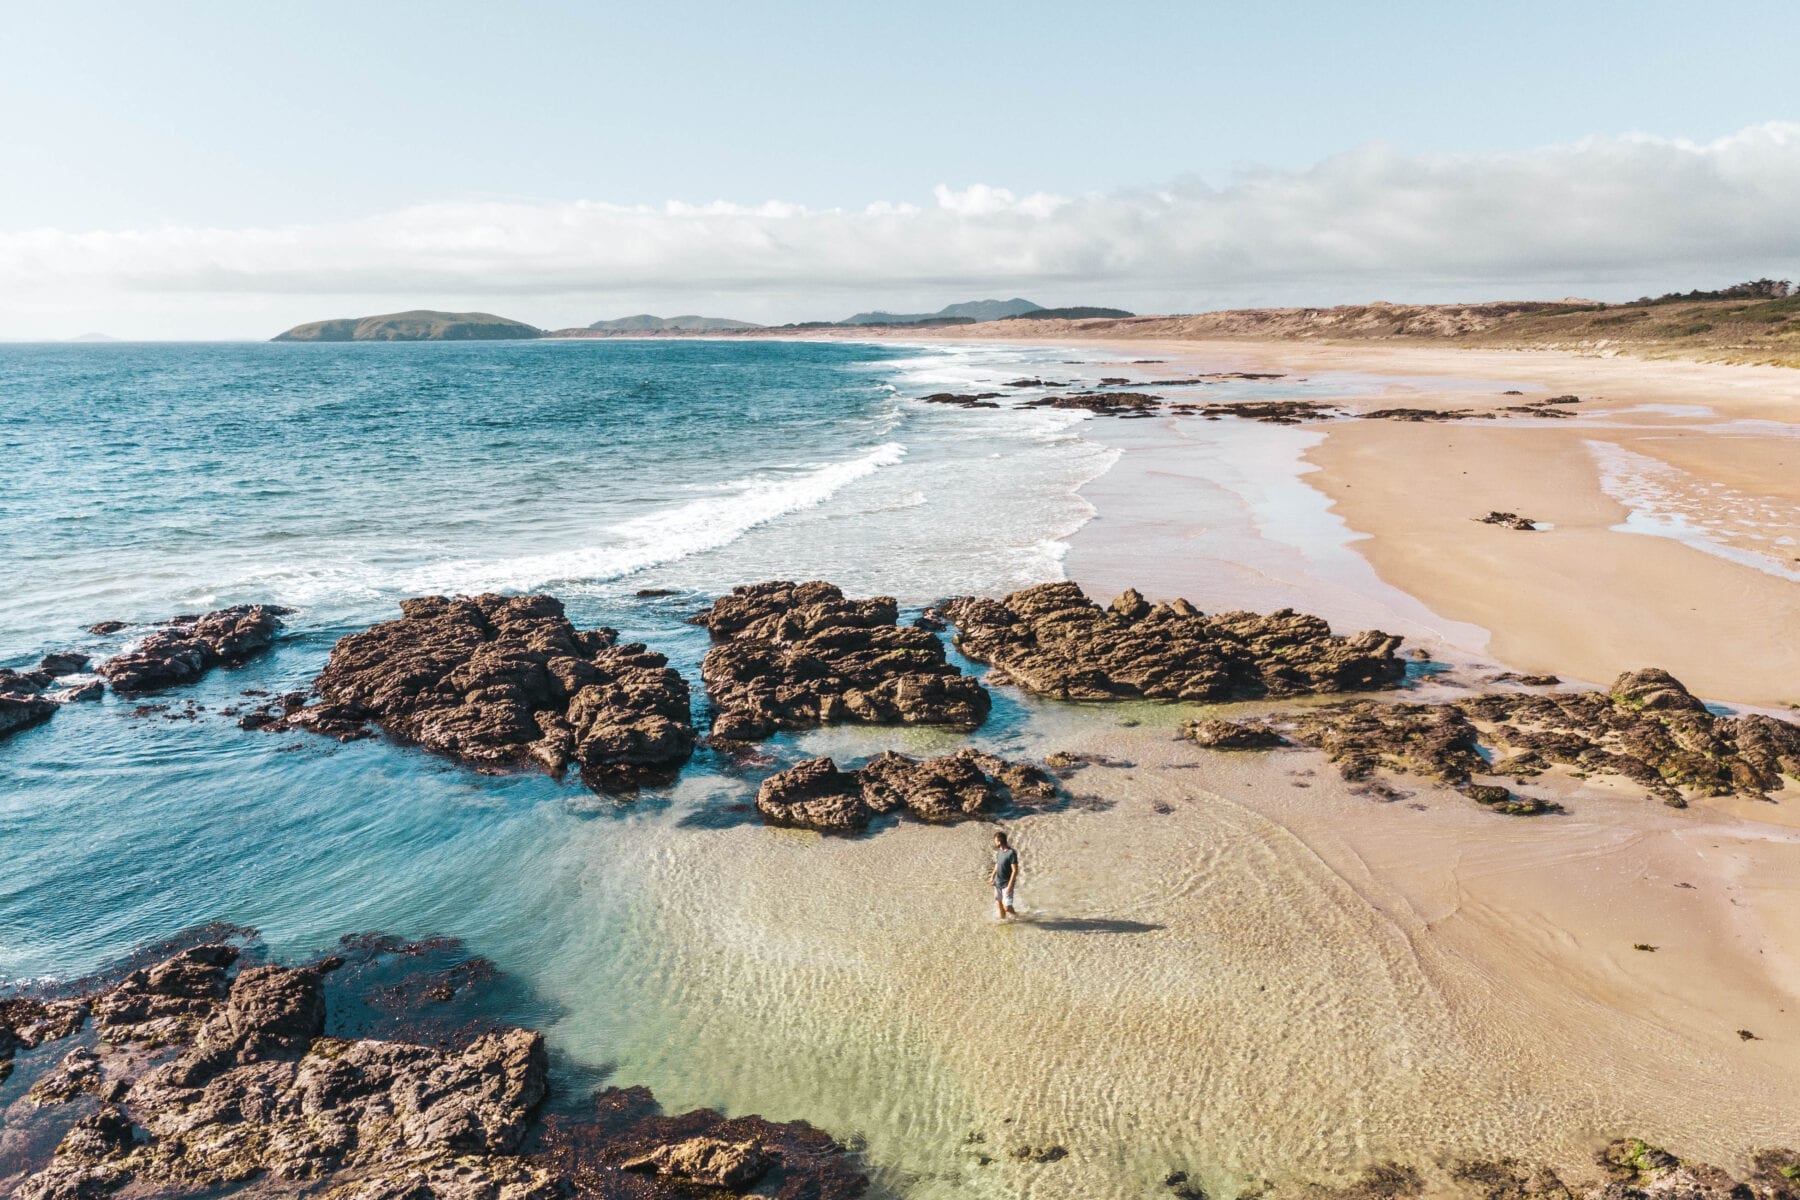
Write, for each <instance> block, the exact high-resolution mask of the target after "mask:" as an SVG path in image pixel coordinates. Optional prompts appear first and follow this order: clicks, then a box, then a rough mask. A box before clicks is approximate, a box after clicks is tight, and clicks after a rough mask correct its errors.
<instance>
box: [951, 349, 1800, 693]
mask: <svg viewBox="0 0 1800 1200" xmlns="http://www.w3.org/2000/svg"><path fill="white" fill-rule="evenodd" d="M932 340H934V341H948V340H953V339H950V338H948V337H945V338H937V339H932ZM1062 344H1068V343H1066V342H1065V343H1062ZM1102 344H1103V345H1106V346H1107V347H1108V348H1110V349H1114V350H1117V351H1118V352H1119V355H1120V360H1119V364H1118V365H1119V368H1120V370H1121V371H1122V372H1123V371H1127V370H1129V371H1133V372H1141V371H1157V370H1161V371H1179V370H1181V369H1187V368H1194V369H1202V370H1218V369H1221V368H1229V369H1237V370H1265V371H1281V372H1286V373H1298V372H1304V371H1316V370H1318V369H1319V368H1321V367H1324V368H1326V369H1333V370H1358V371H1363V372H1369V373H1372V374H1376V375H1382V376H1389V377H1391V378H1390V379H1389V380H1388V382H1387V384H1386V386H1385V387H1384V389H1383V391H1382V393H1381V394H1380V395H1379V396H1378V397H1373V398H1371V397H1364V396H1350V397H1345V398H1343V399H1341V400H1337V401H1335V402H1334V403H1337V404H1338V405H1340V406H1342V407H1344V408H1347V409H1351V410H1356V409H1362V410H1367V409H1369V408H1373V407H1377V406H1378V405H1385V404H1404V405H1406V406H1411V407H1420V408H1436V409H1456V408H1466V407H1476V406H1480V407H1489V408H1491V407H1493V406H1494V405H1495V403H1496V402H1497V401H1500V400H1501V398H1500V397H1499V396H1497V395H1495V389H1494V388H1492V387H1489V386H1487V385H1486V384H1485V383H1480V382H1477V381H1475V380H1471V379H1470V378H1469V377H1470V376H1483V377H1490V378H1492V379H1494V380H1496V381H1507V382H1509V383H1510V384H1512V385H1513V386H1516V387H1519V388H1521V389H1527V390H1528V391H1527V399H1529V397H1530V396H1531V395H1533V394H1538V393H1541V394H1544V395H1549V394H1555V393H1558V392H1563V391H1568V392H1571V393H1574V394H1578V395H1580V396H1581V404H1580V406H1579V408H1578V409H1576V410H1575V412H1576V415H1575V416H1574V417H1573V418H1571V419H1567V420H1560V421H1554V422H1552V421H1538V420H1531V419H1524V420H1516V421H1507V422H1493V421H1480V420H1460V421H1443V422H1436V421H1433V422H1423V421H1422V422H1393V421H1325V422H1318V423H1308V424H1306V425H1303V426H1300V427H1299V428H1298V429H1297V430H1292V431H1288V430H1283V431H1282V432H1293V433H1299V432H1300V431H1305V432H1306V433H1309V434H1314V435H1316V439H1314V440H1313V444H1311V445H1308V446H1306V447H1305V448H1304V449H1303V450H1302V451H1301V452H1300V454H1299V457H1300V459H1301V463H1302V465H1301V466H1300V467H1299V468H1298V472H1299V473H1298V474H1297V475H1295V476H1294V477H1295V478H1298V479H1299V480H1301V481H1302V482H1303V486H1304V487H1306V488H1308V489H1310V490H1311V491H1312V492H1314V493H1316V494H1317V495H1318V496H1320V497H1323V498H1324V502H1325V505H1326V508H1327V509H1328V510H1329V517H1330V518H1331V519H1334V520H1335V521H1337V522H1339V523H1341V525H1342V527H1343V530H1344V535H1343V537H1344V539H1345V540H1343V542H1342V544H1343V545H1344V546H1347V547H1348V549H1349V550H1350V551H1352V552H1353V553H1354V554H1355V555H1356V556H1357V557H1359V558H1360V559H1362V560H1363V561H1365V562H1366V563H1367V564H1368V566H1369V567H1370V568H1372V570H1373V572H1374V574H1375V575H1376V576H1377V577H1378V578H1379V580H1380V582H1381V583H1382V584H1383V585H1385V586H1386V587H1387V588H1389V589H1391V591H1390V594H1389V595H1388V596H1387V597H1386V598H1385V601H1384V602H1377V603H1375V604H1366V605H1363V606H1360V610H1361V612H1362V613H1368V612H1371V611H1379V609H1380V608H1381V607H1383V606H1385V607H1388V608H1390V609H1392V608H1394V607H1396V604H1395V601H1394V596H1395V595H1400V596H1405V597H1407V598H1409V599H1410V600H1411V602H1412V604H1413V605H1416V606H1417V608H1418V609H1420V610H1422V611H1423V613H1424V614H1426V615H1425V616H1424V617H1421V616H1420V614H1419V612H1418V611H1414V612H1412V613H1411V614H1409V615H1410V616H1412V618H1413V619H1415V620H1421V621H1423V623H1424V624H1426V625H1432V624H1436V625H1438V626H1439V627H1440V628H1442V629H1443V630H1444V631H1445V635H1444V636H1443V637H1442V641H1443V643H1444V644H1445V645H1446V646H1448V647H1451V648H1454V649H1455V650H1457V651H1460V652H1462V653H1466V654H1471V655H1476V656H1481V657H1486V658H1490V659H1492V660H1495V661H1496V662H1498V663H1500V664H1503V665H1505V666H1507V667H1510V668H1513V669H1517V670H1521V671H1529V672H1553V671H1554V672H1564V673H1567V674H1569V675H1571V676H1573V677H1576V678H1580V679H1585V680H1590V681H1594V682H1604V681H1606V680H1609V679H1611V678H1613V677H1614V676H1615V675H1617V674H1618V673H1620V672H1622V671H1626V670H1633V669H1636V668H1639V667H1643V666H1651V665H1654V666H1661V667H1664V668H1666V669H1668V670H1670V671H1672V672H1673V673H1674V674H1676V675H1677V676H1679V677H1680V678H1682V679H1684V680H1686V681H1688V682H1689V684H1690V686H1692V687H1693V688H1694V689H1695V690H1696V692H1698V693H1700V694H1704V695H1707V696H1709V697H1711V698H1714V699H1718V700H1721V701H1726V702H1735V703H1744V704H1752V705H1759V706H1766V707H1770V708H1774V709H1786V708H1788V707H1789V706H1791V705H1795V704H1800V642H1795V641H1794V640H1793V639H1786V640H1783V639H1779V638H1770V639H1750V638H1740V637H1733V636H1730V635H1728V634H1726V633H1725V631H1728V630H1743V629H1764V630H1778V629H1782V628H1795V627H1800V586H1796V584H1795V580H1796V579H1800V469H1797V468H1800V372H1794V371H1789V370H1786V369H1784V368H1775V367H1751V366H1722V365H1716V364H1704V363H1646V362H1643V361H1641V360H1635V359H1597V358H1578V357H1577V356H1575V355H1573V354H1568V353H1565V352H1550V351H1480V350H1460V349H1453V350H1435V349H1429V350H1420V349H1416V348H1413V347H1374V348H1364V347H1318V346H1290V345H1285V344H1271V343H1264V344H1258V345H1254V346H1252V345H1246V344H1243V343H1204V344H1201V343H1153V342H1146V343H1119V342H1106V343H1102ZM1147 349H1150V350H1152V351H1153V352H1156V353H1159V354H1165V355H1168V358H1167V360H1166V364H1165V365H1159V366H1156V367H1144V366H1137V365H1135V364H1134V363H1133V362H1132V358H1133V357H1136V356H1141V355H1142V354H1143V353H1144V352H1145V351H1146V350H1147ZM1773 385H1780V386H1779V387H1776V386H1773ZM1277 386H1278V385H1277ZM1701 409H1705V410H1708V411H1707V412H1704V413H1703V412H1701V411H1698V410H1701ZM1115 426H1116V423H1112V422H1108V421H1107V419H1106V418H1096V419H1095V421H1094V422H1091V423H1089V424H1088V425H1086V426H1084V428H1083V432H1084V434H1087V435H1090V436H1093V437H1094V438H1095V439H1096V440H1098V441H1100V442H1101V443H1102V444H1108V445H1112V444H1118V443H1121V442H1123V443H1129V444H1130V447H1131V449H1130V450H1129V451H1128V452H1127V453H1125V454H1123V455H1122V456H1121V457H1120V458H1119V460H1118V461H1117V462H1116V463H1115V464H1114V465H1113V467H1112V468H1111V469H1110V470H1109V471H1108V472H1107V473H1106V474H1105V475H1103V476H1102V477H1101V478H1100V479H1099V480H1096V481H1094V482H1092V483H1090V484H1089V485H1087V486H1086V487H1084V488H1083V489H1082V494H1083V495H1084V496H1086V497H1088V498H1089V500H1090V502H1091V503H1093V504H1094V505H1095V507H1096V510H1097V511H1096V516H1095V518H1094V519H1093V520H1091V521H1090V522H1089V523H1088V524H1087V525H1085V526H1083V528H1082V529H1081V530H1079V531H1077V532H1076V533H1075V535H1074V536H1073V537H1072V538H1070V539H1069V541H1070V546H1071V549H1070V551H1069V554H1068V557H1067V560H1066V564H1065V565H1066V569H1067V571H1068V573H1069V576H1070V577H1071V578H1074V579H1076V580H1077V581H1078V582H1087V581H1090V580H1091V581H1094V582H1095V586H1096V588H1097V590H1098V591H1101V592H1107V593H1108V594H1109V595H1110V594H1112V593H1114V592H1116V591H1117V590H1119V588H1120V587H1121V586H1137V587H1139V588H1141V589H1144V590H1146V592H1149V591H1150V589H1151V587H1152V586H1154V587H1156V588H1158V589H1160V590H1159V591H1157V593H1156V596H1157V598H1165V597H1173V596H1175V595H1183V594H1185V595H1188V596H1189V598H1190V599H1195V600H1196V602H1197V603H1199V602H1201V601H1200V600H1199V597H1201V596H1210V595H1216V594H1218V588H1217V586H1216V582H1215V580H1213V579H1211V578H1209V577H1207V575H1206V571H1207V570H1213V569H1217V568H1218V567H1219V566H1220V563H1219V561H1218V560H1217V559H1216V558H1209V559H1206V560H1204V562H1203V564H1202V565H1201V566H1200V567H1191V566H1190V567H1186V568H1184V567H1183V566H1182V565H1181V564H1182V562H1183V559H1184V556H1185V555H1186V554H1187V552H1188V551H1189V550H1190V549H1191V546H1192V544H1193V543H1194V542H1195V541H1196V540H1199V541H1202V542H1204V541H1205V540H1206V539H1207V538H1208V537H1209V536H1212V535H1213V534H1214V531H1213V530H1210V529H1208V528H1207V527H1205V526H1204V525H1203V524H1202V523H1200V522H1198V521H1195V520H1192V519H1190V520H1188V521H1187V522H1186V523H1184V522H1183V519H1182V518H1183V513H1182V511H1181V508H1182V505H1183V503H1186V504H1187V506H1188V507H1190V508H1197V509H1199V510H1204V509H1205V504H1204V498H1202V499H1201V500H1200V501H1196V500H1194V498H1193V493H1192V485H1193V484H1194V483H1195V482H1196V481H1197V477H1194V478H1185V479H1184V475H1185V476H1193V475H1194V471H1195V470H1196V468H1195V466H1194V464H1195V462H1196V461H1199V462H1208V461H1214V460H1213V459H1209V458H1208V454H1209V453H1211V451H1210V450H1209V449H1208V448H1207V447H1204V446H1201V447H1196V446H1194V445H1193V444H1192V437H1193V435H1194V431H1195V429H1196V426H1195V425H1194V424H1193V423H1192V422H1191V420H1190V419H1188V418H1179V417H1171V418H1165V419H1159V420H1157V421H1154V422H1152V421H1144V422H1137V423H1133V424H1132V425H1131V426H1129V427H1125V428H1123V429H1119V430H1118V431H1117V432H1115ZM1211 428H1216V426H1213V427H1211ZM1146 430H1154V431H1157V435H1154V436H1153V435H1151V434H1148V433H1146V432H1145V431H1146ZM1614 447H1616V448H1617V450H1618V451H1622V452H1624V454H1626V455H1629V456H1631V459H1630V461H1631V462H1632V463H1634V464H1642V465H1643V466H1644V467H1645V468H1647V469H1648V470H1651V471H1654V472H1656V478H1654V479H1653V481H1652V482H1653V484H1654V486H1655V490H1654V491H1653V492H1652V493H1651V494H1650V495H1649V496H1648V497H1647V498H1646V499H1645V501H1644V504H1645V507H1646V508H1647V509H1649V510H1651V513H1652V515H1651V517H1650V518H1649V519H1648V520H1646V519H1644V518H1643V516H1642V514H1641V513H1640V514H1638V515H1634V511H1633V506H1631V505H1629V504H1627V503H1624V502H1622V501H1621V499H1619V498H1618V497H1616V496H1615V495H1611V494H1608V490H1607V487H1606V486H1605V484H1606V481H1605V479H1604V478H1603V466H1604V461H1603V460H1602V458H1601V457H1600V455H1601V454H1602V453H1610V452H1612V451H1611V450H1610V449H1609V448H1614ZM1215 457H1216V456H1215ZM1215 465H1216V463H1215ZM1283 469H1286V470H1292V469H1293V468H1291V467H1287V466H1286V465H1285V464H1284V468H1283ZM1617 486H1618V485H1616V484H1615V487H1614V490H1617ZM1183 489H1185V490H1183ZM1109 508H1110V509H1111V510H1112V513H1111V516H1112V517H1117V518H1120V519H1119V520H1117V521H1114V520H1112V519H1109V512H1108V509H1109ZM1170 509H1174V511H1173V512H1171V511H1169V510H1170ZM1489 511H1507V512H1518V513H1523V514H1527V515H1528V516H1530V517H1532V518H1534V519H1536V520H1538V521H1540V522H1543V523H1545V524H1547V525H1548V526H1549V527H1548V528H1543V529H1539V530H1537V531H1535V532H1520V531H1516V530H1509V529H1505V528H1499V527H1494V526H1485V525H1481V524H1479V523H1477V520H1476V518H1478V517H1479V516H1481V515H1482V514H1484V513H1486V512H1489ZM1187 516H1188V517H1189V518H1192V517H1193V516H1194V514H1193V513H1191V512H1190V513H1188V514H1187ZM1147 518H1148V519H1147ZM1313 524H1314V526H1315V528H1314V529H1313V532H1312V536H1314V537H1315V538H1316V537H1317V536H1318V535H1319V530H1320V529H1323V528H1325V526H1326V525H1327V524H1328V522H1327V521H1324V520H1321V519H1320V518H1319V515H1318V514H1314V519H1313ZM1215 540H1216V539H1215ZM1232 544H1233V545H1234V546H1239V547H1241V546H1242V545H1244V542H1242V541H1241V540H1240V541H1236V542H1233V543H1232ZM1702 547H1703V548H1702ZM1780 555H1786V556H1788V558H1789V561H1788V562H1786V563H1783V562H1781V560H1780V558H1779V557H1778V556H1780ZM1746 559H1749V560H1752V561H1761V562H1763V563H1765V564H1767V565H1768V566H1769V567H1770V569H1764V570H1759V569H1757V568H1756V567H1755V566H1751V565H1746ZM1134 561H1135V562H1137V563H1139V564H1152V565H1151V567H1150V570H1148V571H1145V570H1143V569H1142V568H1141V567H1140V568H1139V569H1138V570H1136V571H1135V577H1136V579H1137V580H1138V582H1137V583H1135V584H1131V583H1129V581H1128V579H1127V576H1128V575H1132V574H1134V572H1132V571H1131V569H1130V568H1131V565H1132V563H1133V562H1134ZM1771 569H1772V570H1774V571H1777V572H1788V571H1791V572H1793V574H1791V575H1784V574H1779V573H1771ZM1305 575H1306V572H1305V571H1303V570H1300V569H1298V568H1296V567H1295V566H1294V564H1291V563H1290V564H1289V571H1288V577H1287V578H1285V579H1282V580H1280V581H1279V582H1281V583H1283V584H1286V585H1287V588H1288V594H1290V595H1292V596H1294V597H1295V599H1294V600H1292V601H1289V602H1291V603H1294V605H1295V606H1296V607H1299V608H1302V609H1308V610H1309V611H1315V612H1321V613H1323V614H1325V615H1327V616H1333V614H1332V612H1331V610H1332V609H1333V608H1334V607H1336V608H1340V609H1341V608H1343V607H1344V605H1343V597H1342V595H1341V594H1340V593H1338V592H1336V591H1334V590H1332V588H1329V587H1322V586H1321V582H1329V583H1330V584H1332V585H1333V586H1334V587H1335V586H1341V585H1342V584H1343V583H1344V582H1345V580H1346V579H1347V578H1350V577H1352V576H1353V575H1354V572H1350V571H1345V570H1342V569H1340V570H1339V571H1338V572H1337V574H1336V577H1335V578H1334V579H1330V580H1329V581H1322V580H1320V579H1319V578H1313V579H1310V580H1309V579H1307V578H1305ZM1146 576H1149V579H1146ZM1240 582H1242V580H1241V579H1240ZM1265 582H1266V581H1254V582H1253V583H1252V590H1263V591H1265V592H1267V593H1268V594H1278V593H1279V592H1280V590H1281V589H1280V588H1275V589H1272V590H1271V589H1268V588H1266V587H1260V586H1258V585H1259V583H1265ZM1357 587H1358V588H1359V589H1360V591H1361V592H1362V593H1363V594H1364V595H1365V596H1367V595H1371V593H1372V589H1370V588H1369V587H1368V586H1367V584H1366V582H1364V583H1359V584H1358V585H1357ZM1246 603H1247V602H1243V601H1237V602H1230V607H1239V606H1242V605H1245V604H1246ZM1249 606H1251V607H1254V605H1249ZM1309 606H1310V608H1309ZM1398 607H1399V608H1401V609H1405V608H1408V607H1411V606H1409V605H1406V604H1403V603H1402V604H1399V605H1398ZM1334 619H1335V617H1334ZM1354 619H1367V617H1366V616H1363V615H1358V616H1356V617H1354ZM1481 632H1485V633H1486V634H1487V638H1486V639H1485V640H1483V639H1482V638H1481V637H1480V633H1481Z"/></svg>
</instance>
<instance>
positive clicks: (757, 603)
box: [693, 582, 991, 740]
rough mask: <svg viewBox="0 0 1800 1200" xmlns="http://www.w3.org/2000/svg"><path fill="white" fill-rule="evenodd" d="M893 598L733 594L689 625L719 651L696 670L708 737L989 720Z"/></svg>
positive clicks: (777, 591)
mask: <svg viewBox="0 0 1800 1200" xmlns="http://www.w3.org/2000/svg"><path fill="white" fill-rule="evenodd" d="M898 618H899V610H898V607H897V605H896V604H895V602H894V600H893V599H892V598H891V597H887V596H880V597H876V598H874V599H869V600H849V599H846V598H845V597H844V594H843V592H842V591H840V590H839V589H838V588H837V587H835V586H833V585H832V584H829V583H789V582H773V583H758V584H750V585H747V586H744V587H739V588H735V589H733V590H732V593H731V594H730V595H729V596H721V597H719V599H718V600H716V601H714V602H713V604H712V606H711V607H710V608H708V609H707V610H706V611H705V612H704V613H701V614H700V615H699V616H697V617H695V618H693V621H694V624H696V625H704V626H705V627H706V628H707V629H708V630H709V631H710V632H711V633H712V637H713V640H714V641H715V642H716V643H718V644H717V645H715V646H713V648H712V649H711V650H709V651H707V654H706V658H705V660H704V662H702V664H701V667H700V677H701V678H702V679H703V680H704V681H705V683H706V691H707V695H708V696H709V697H710V698H711V700H712V703H713V708H714V715H713V727H712V731H713V736H714V737H716V738H725V739H733V740H756V739H760V738H765V737H768V736H769V735H770V734H772V733H775V732H776V731H777V730H783V729H809V728H812V727H814V726H818V725H833V724H845V723H862V724H876V725H950V726H954V727H956V728H959V729H973V728H975V727H976V726H978V725H980V724H981V722H982V721H984V720H986V719H987V714H988V708H989V705H990V703H991V702H990V700H989V698H988V694H987V692H986V691H985V690H984V689H983V688H982V686H981V684H980V683H978V682H976V681H975V680H974V679H972V678H970V677H969V676H967V675H964V674H963V673H962V672H961V671H960V670H958V669H957V668H956V667H954V666H952V665H950V663H949V662H948V661H947V660H946V656H945V652H944V644H943V643H942V642H941V641H939V640H938V639H937V638H936V637H934V636H932V634H931V633H930V632H929V631H928V630H925V629H919V628H913V627H905V628H903V627H901V626H899V625H898V624H896V622H897V620H898Z"/></svg>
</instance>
